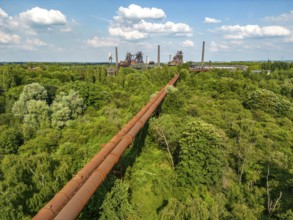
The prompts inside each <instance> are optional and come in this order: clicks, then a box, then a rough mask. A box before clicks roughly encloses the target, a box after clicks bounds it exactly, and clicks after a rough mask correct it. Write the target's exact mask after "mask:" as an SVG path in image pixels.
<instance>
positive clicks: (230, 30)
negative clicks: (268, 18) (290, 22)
mask: <svg viewBox="0 0 293 220" xmlns="http://www.w3.org/2000/svg"><path fill="white" fill-rule="evenodd" d="M219 30H221V31H224V32H226V34H225V35H224V38H225V39H233V40H242V39H246V38H260V37H284V36H288V35H290V30H289V29H287V28H285V27H282V26H263V27H260V26H258V25H246V26H240V25H234V26H225V25H224V26H222V27H220V28H219Z"/></svg>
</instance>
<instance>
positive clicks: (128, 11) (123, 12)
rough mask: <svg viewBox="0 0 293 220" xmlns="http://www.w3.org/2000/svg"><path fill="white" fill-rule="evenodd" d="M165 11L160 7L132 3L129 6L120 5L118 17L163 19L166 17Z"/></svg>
mask: <svg viewBox="0 0 293 220" xmlns="http://www.w3.org/2000/svg"><path fill="white" fill-rule="evenodd" d="M165 17H166V15H165V12H164V11H163V10H162V9H159V8H142V7H141V6H139V5H136V4H131V5H129V6H128V7H127V8H124V7H122V6H121V7H119V9H118V16H117V17H116V19H118V20H119V19H120V18H127V19H161V18H165Z"/></svg>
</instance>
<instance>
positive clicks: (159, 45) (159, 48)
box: [158, 45, 161, 66]
mask: <svg viewBox="0 0 293 220" xmlns="http://www.w3.org/2000/svg"><path fill="white" fill-rule="evenodd" d="M160 56H161V54H160V45H158V66H160Z"/></svg>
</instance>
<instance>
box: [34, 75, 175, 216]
mask: <svg viewBox="0 0 293 220" xmlns="http://www.w3.org/2000/svg"><path fill="white" fill-rule="evenodd" d="M178 78H179V75H178V74H177V75H175V76H174V77H173V78H172V79H171V80H170V81H169V83H168V84H167V85H165V86H164V87H163V88H162V89H161V91H160V92H159V93H158V94H157V95H156V96H155V97H154V98H152V99H151V101H150V102H148V103H147V104H146V105H145V106H144V107H143V108H142V109H141V110H140V111H139V112H138V113H137V114H136V115H135V116H134V117H133V118H132V119H131V120H130V121H129V122H128V123H127V124H126V125H125V126H124V127H123V128H122V129H121V130H120V131H119V132H118V133H117V134H116V135H115V136H114V137H113V138H112V139H111V140H110V141H109V142H108V143H107V144H106V145H105V146H104V147H103V148H102V149H101V150H100V151H99V152H98V153H97V154H96V155H95V156H94V157H93V158H92V159H91V160H90V161H89V162H88V163H87V164H86V165H85V166H84V167H83V168H82V169H81V170H80V171H79V172H78V173H77V174H76V175H75V176H74V177H73V178H72V179H71V180H70V181H69V182H68V183H67V184H66V185H65V186H64V187H63V188H62V189H61V190H60V191H59V192H58V193H57V194H56V195H55V196H54V197H53V198H52V199H51V200H50V201H49V202H48V203H47V204H46V205H45V206H44V207H43V208H42V209H41V210H40V211H39V212H38V213H37V215H36V216H35V217H34V218H33V219H34V220H39V219H41V220H49V219H60V220H64V219H66V220H67V219H75V218H76V217H77V216H78V215H79V213H80V212H81V211H82V209H83V208H84V206H85V205H86V204H87V202H88V200H89V199H90V198H91V196H92V195H93V194H94V193H95V191H96V190H97V188H98V187H99V185H100V184H101V183H102V182H103V180H104V179H105V178H106V176H107V174H108V173H109V172H110V171H111V170H112V168H113V167H114V165H115V164H116V163H117V162H118V161H119V159H120V157H121V156H122V154H123V153H124V151H125V150H126V148H127V147H128V146H129V145H130V144H131V143H132V141H133V139H134V138H135V136H136V135H137V134H138V132H139V131H140V130H141V129H142V128H143V126H144V125H145V123H146V122H147V121H148V119H149V118H150V117H151V116H152V114H153V113H154V112H155V111H156V109H157V108H158V106H159V105H160V104H161V102H162V101H163V99H164V98H165V96H166V94H167V92H166V89H167V87H168V86H170V85H174V84H175V83H176V81H177V80H178Z"/></svg>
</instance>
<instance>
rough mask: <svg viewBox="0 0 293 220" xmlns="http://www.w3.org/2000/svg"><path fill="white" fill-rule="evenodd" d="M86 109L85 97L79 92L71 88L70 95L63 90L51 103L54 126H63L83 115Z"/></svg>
mask: <svg viewBox="0 0 293 220" xmlns="http://www.w3.org/2000/svg"><path fill="white" fill-rule="evenodd" d="M84 109H85V106H84V103H83V99H82V98H81V97H79V93H78V92H75V91H73V90H70V91H69V94H68V95H66V93H64V92H61V93H60V94H59V95H57V96H56V98H55V100H54V102H53V103H52V105H51V111H52V116H51V117H52V127H54V128H63V127H64V126H65V125H67V124H68V123H69V121H70V120H72V119H76V118H77V117H78V116H79V115H81V114H82V113H83V112H84Z"/></svg>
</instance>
